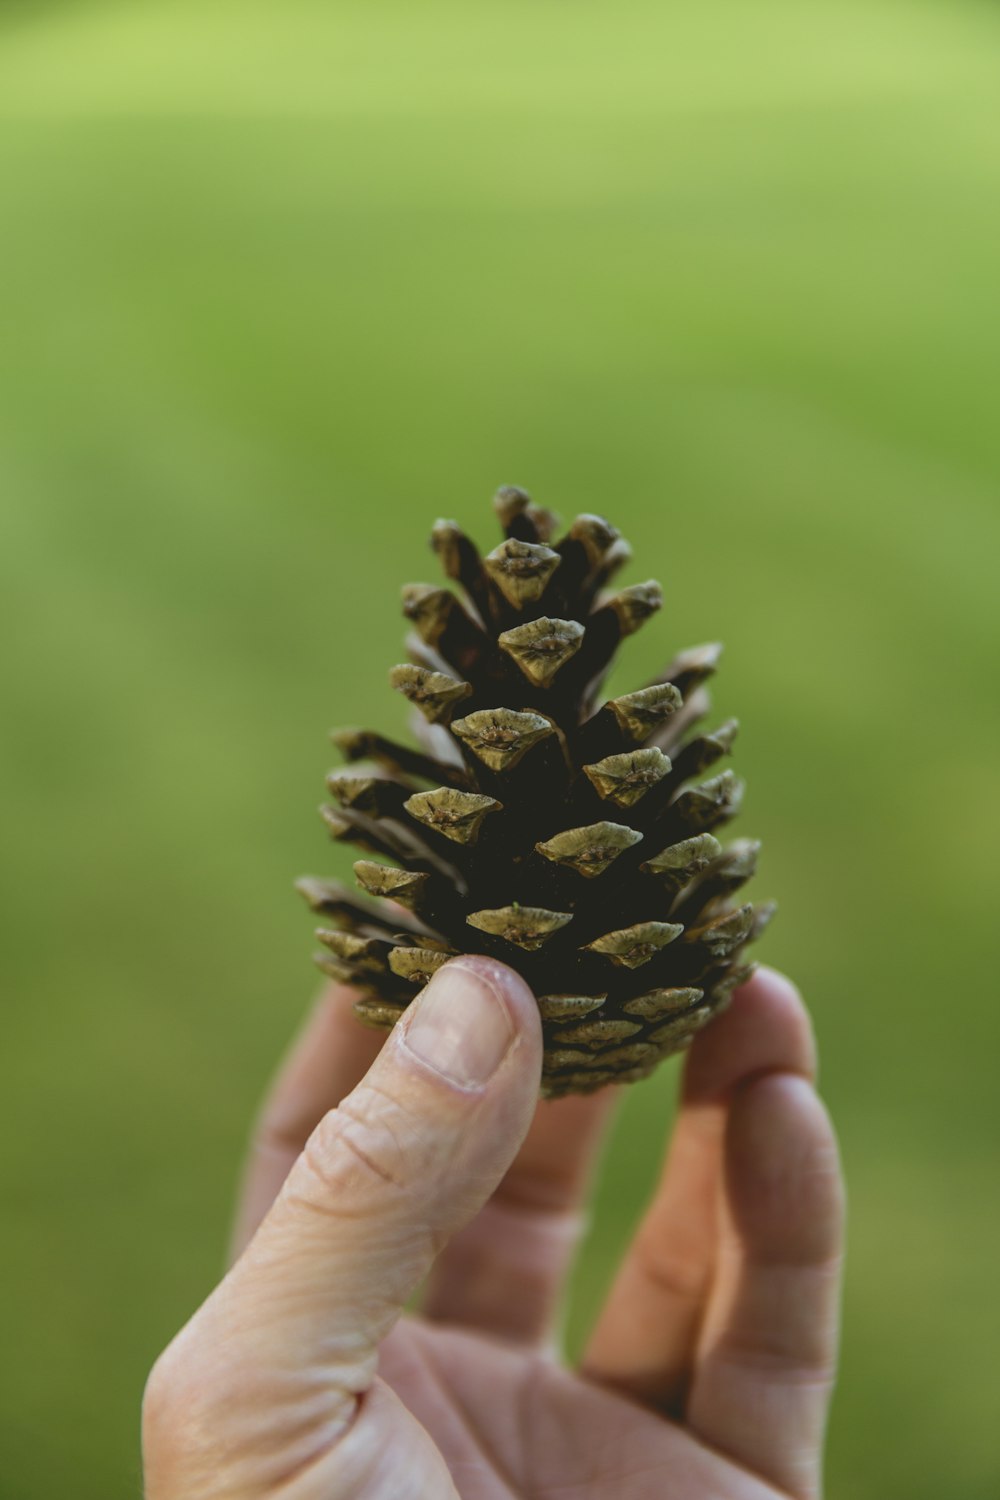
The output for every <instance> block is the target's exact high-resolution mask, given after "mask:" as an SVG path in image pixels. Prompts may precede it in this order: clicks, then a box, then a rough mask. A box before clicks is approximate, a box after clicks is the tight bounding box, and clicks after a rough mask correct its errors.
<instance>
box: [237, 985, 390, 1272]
mask: <svg viewBox="0 0 1000 1500" xmlns="http://www.w3.org/2000/svg"><path fill="white" fill-rule="evenodd" d="M356 998H357V997H356V994H355V992H354V991H353V990H352V989H350V988H349V987H348V986H347V985H344V984H326V985H324V986H323V989H322V991H321V992H320V995H319V997H318V998H317V1000H316V1002H315V1004H314V1005H313V1007H312V1009H311V1011H310V1012H309V1014H308V1015H307V1017H306V1019H305V1021H304V1022H303V1024H302V1026H301V1028H300V1030H299V1033H298V1035H297V1036H296V1038H295V1040H294V1041H293V1042H292V1045H291V1047H290V1048H289V1050H288V1053H287V1055H286V1057H285V1059H284V1061H283V1062H282V1063H281V1065H280V1066H279V1068H278V1073H277V1076H276V1077H275V1080H274V1082H273V1084H272V1085H271V1088H270V1090H269V1091H268V1094H267V1096H266V1098H265V1100H264V1104H263V1107H262V1109H261V1111H260V1114H259V1115H258V1117H257V1121H256V1123H255V1125H254V1128H253V1133H252V1136H251V1140H250V1150H249V1154H248V1156H247V1161H246V1166H245V1167H244V1170H243V1181H242V1184H241V1187H240V1192H239V1196H238V1200H237V1209H236V1218H235V1223H234V1226H233V1235H232V1241H231V1245H230V1260H231V1261H234V1260H236V1258H237V1257H238V1256H239V1255H241V1254H242V1252H243V1250H244V1249H245V1248H246V1246H247V1245H248V1244H249V1242H250V1240H251V1239H252V1238H253V1236H254V1234H255V1232H256V1230H257V1228H258V1226H259V1224H260V1223H261V1220H262V1219H263V1218H264V1215H265V1214H266V1213H267V1211H268V1209H269V1208H270V1207H271V1204H272V1203H273V1202H274V1200H275V1198H276V1197H277V1196H278V1192H279V1190H280V1188H281V1185H282V1183H283V1182H284V1180H285V1178H286V1177H287V1176H288V1173H289V1172H290V1171H291V1168H292V1164H293V1162H294V1161H295V1159H296V1157H297V1156H298V1155H299V1153H300V1152H301V1150H302V1148H303V1146H304V1145H305V1143H306V1141H307V1140H308V1139H309V1137H310V1135H311V1134H312V1132H313V1130H314V1129H315V1127H316V1125H318V1123H319V1121H320V1120H321V1119H322V1118H323V1116H324V1115H325V1114H327V1113H328V1112H329V1111H330V1110H331V1109H334V1108H335V1107H336V1106H337V1105H338V1104H339V1103H340V1101H341V1099H343V1098H345V1097H346V1096H347V1095H348V1094H349V1093H350V1092H351V1090H352V1089H353V1088H354V1086H355V1085H356V1084H357V1083H358V1082H359V1081H360V1080H361V1079H362V1078H363V1077H364V1075H365V1074H366V1073H367V1072H368V1069H369V1068H370V1067H371V1065H372V1063H373V1062H374V1061H375V1058H376V1056H377V1055H378V1053H379V1051H380V1049H381V1047H382V1043H383V1042H384V1040H385V1037H384V1035H383V1034H382V1032H379V1031H373V1030H372V1029H371V1028H370V1027H367V1026H362V1025H361V1024H360V1023H359V1021H358V1019H357V1017H356V1016H355V1015H354V1014H353V1013H352V1010H351V1005H352V1003H353V1001H354V1000H355V999H356Z"/></svg>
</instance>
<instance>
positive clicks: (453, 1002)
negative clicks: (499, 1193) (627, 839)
mask: <svg viewBox="0 0 1000 1500" xmlns="http://www.w3.org/2000/svg"><path fill="white" fill-rule="evenodd" d="M541 1051H542V1043H541V1025H540V1021H539V1016H538V1007H537V1005H536V1003H535V1000H534V998H533V996H532V994H531V992H530V990H529V989H528V987H527V985H526V984H525V983H524V981H523V980H522V979H521V978H520V977H519V976H518V975H517V974H515V973H514V972H513V971H512V970H510V969H507V968H505V967H504V966H503V965H501V964H498V963H495V962H493V961H492V960H490V959H486V958H461V959H458V960H454V961H452V962H451V963H448V964H446V965H445V966H444V967H443V968H441V969H439V970H438V971H437V973H436V974H435V975H434V977H433V978H432V980H431V982H430V984H429V985H428V986H427V988H426V989H425V990H424V991H423V993H422V995H421V996H420V997H419V998H418V999H417V1000H416V1001H415V1002H414V1003H413V1004H412V1005H411V1006H410V1008H409V1009H408V1010H407V1012H406V1014H405V1016H404V1017H403V1019H402V1020H401V1021H400V1022H399V1024H398V1025H397V1026H396V1028H395V1030H394V1031H393V1032H392V1033H391V1035H390V1037H389V1039H388V1041H387V1043H386V1045H385V1047H384V1048H383V1050H382V1052H381V1053H380V1054H379V1056H378V1058H377V1059H376V1061H375V1062H374V1064H373V1065H372V1067H371V1068H370V1069H369V1071H368V1073H367V1074H366V1076H365V1077H364V1078H363V1079H362V1081H361V1082H360V1083H359V1084H358V1086H357V1087H356V1088H355V1089H354V1091H353V1093H351V1094H349V1095H348V1097H347V1098H346V1099H345V1100H344V1101H343V1102H342V1103H341V1104H340V1105H339V1106H338V1107H337V1108H336V1109H335V1110H332V1111H331V1112H330V1113H329V1114H328V1115H326V1116H325V1118H324V1119H323V1120H322V1121H321V1122H320V1124H319V1125H318V1126H317V1128H316V1130H315V1131H314V1132H313V1134H312V1136H311V1137H310V1139H309V1141H308V1142H307V1144H306V1147H305V1150H304V1151H303V1153H302V1155H301V1156H300V1157H299V1159H298V1161H297V1163H296V1164H295V1166H294V1167H293V1168H292V1171H291V1173H290V1175H289V1177H288V1179H287V1181H286V1183H285V1186H284V1188H283V1190H282V1192H281V1194H280V1195H279V1197H278V1199H277V1201H276V1202H275V1204H274V1206H273V1208H272V1210H271V1212H270V1214H269V1215H268V1217H267V1218H266V1219H265V1220H264V1222H263V1224H262V1225H261V1227H260V1229H259V1230H258V1233H257V1235H256V1236H255V1238H254V1239H253V1241H252V1242H251V1244H250V1245H249V1247H248V1249H247V1251H246V1252H245V1254H244V1256H243V1258H242V1259H241V1261H240V1262H238V1263H237V1266H236V1267H235V1268H234V1270H233V1272H232V1273H231V1276H230V1277H229V1279H228V1284H227V1285H226V1292H227V1300H229V1298H231V1297H233V1296H235V1297H237V1298H238V1300H239V1304H240V1305H239V1315H238V1318H237V1319H236V1320H235V1326H233V1327H232V1328H231V1335H232V1336H233V1337H234V1338H235V1340H236V1342H237V1343H238V1344H242V1343H243V1342H244V1341H246V1346H247V1350H248V1351H250V1357H252V1359H253V1360H254V1362H255V1363H262V1364H264V1365H265V1366H267V1365H268V1364H269V1363H270V1364H272V1365H273V1364H274V1363H277V1364H278V1365H280V1366H281V1367H282V1368H284V1369H285V1370H297V1369H300V1370H304V1369H306V1368H308V1369H310V1370H311V1371H312V1372H313V1373H317V1372H319V1371H320V1370H321V1371H322V1374H323V1375H324V1376H325V1378H326V1379H325V1383H328V1388H329V1386H331V1385H332V1386H334V1387H336V1388H338V1389H339V1390H340V1391H341V1392H342V1393H343V1395H344V1396H348V1397H354V1396H357V1395H358V1394H360V1393H361V1392H362V1391H365V1390H367V1388H368V1387H369V1386H370V1384H371V1382H372V1379H373V1377H374V1372H375V1365H376V1357H377V1350H378V1345H379V1343H380V1342H381V1340H382V1339H383V1338H384V1337H385V1335H386V1334H387V1333H388V1332H389V1330H390V1328H391V1327H392V1325H393V1324H394V1323H395V1321H396V1319H397V1318H398V1316H399V1314H400V1312H401V1311H402V1309H403V1307H404V1305H405V1304H406V1301H407V1299H408V1298H409V1297H410V1296H411V1294H412V1293H413V1292H414V1291H415V1289H416V1288H417V1287H418V1286H419V1284H420V1283H421V1281H422V1280H423V1279H424V1277H425V1276H426V1275H427V1272H428V1271H429V1269H430V1267H431V1264H432V1262H433V1261H434V1258H435V1257H436V1255H437V1254H438V1252H439V1251H440V1250H441V1248H442V1247H443V1245H444V1244H445V1242H446V1241H447V1240H448V1238H449V1237H450V1236H451V1235H452V1234H454V1233H455V1231H456V1230H458V1229H460V1228H462V1227H463V1226H464V1225H465V1224H467V1223H468V1222H469V1220H471V1219H472V1218H473V1217H474V1216H475V1214H476V1213H478V1211H479V1210H480V1208H481V1207H482V1206H483V1204H484V1203H485V1202H486V1201H487V1199H488V1198H489V1197H490V1195H491V1193H492V1192H493V1190H494V1189H495V1188H496V1186H497V1184H498V1183H499V1182H500V1179H501V1178H502V1177H503V1175H504V1173H505V1172H506V1170H507V1168H508V1167H509V1166H510V1164H511V1162H512V1160H513V1158H514V1156H515V1155H516V1153H517V1150H518V1148H519V1146H520V1144H521V1142H522V1140H523V1138H524V1136H525V1134H526V1132H527V1129H528V1126H529V1124H530V1122H531V1118H532V1115H533V1113H534V1109H535V1104H536V1101H537V1098H538V1081H539V1073H540V1068H541ZM350 1404H351V1405H353V1402H351V1403H350Z"/></svg>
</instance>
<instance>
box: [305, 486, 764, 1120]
mask: <svg viewBox="0 0 1000 1500" xmlns="http://www.w3.org/2000/svg"><path fill="white" fill-rule="evenodd" d="M494 504H495V507H496V510H497V513H498V515H499V517H500V520H501V523H502V524H503V528H504V531H505V532H506V538H507V539H506V541H504V542H503V543H502V544H501V545H500V546H499V547H497V548H496V549H495V550H494V551H493V552H491V553H489V555H488V556H486V557H480V554H479V552H478V551H477V549H476V547H475V545H474V543H473V542H471V541H470V540H469V539H468V537H466V536H465V535H464V534H463V533H462V532H461V531H460V530H459V528H458V527H457V526H456V525H455V523H454V522H452V521H439V522H438V523H437V525H436V526H435V528H434V533H433V537H432V546H433V548H434V551H435V552H436V553H437V554H438V557H439V559H440V561H441V564H442V566H443V568H444V572H445V573H446V575H447V577H448V578H449V579H451V580H454V582H455V583H457V584H458V585H459V586H460V588H461V590H462V592H463V594H464V598H460V597H459V595H458V593H455V592H452V591H451V590H450V589H447V588H441V587H434V586H431V585H425V584H410V585H408V586H407V587H406V588H404V590H403V612H404V614H405V615H406V616H407V618H408V619H409V620H410V621H412V624H413V627H414V631H413V634H412V635H411V637H410V639H409V641H408V649H409V654H410V658H411V660H410V662H409V663H407V664H404V665H401V666H397V667H393V669H392V671H391V673H390V681H391V683H392V686H393V687H394V688H395V689H396V690H397V691H399V692H400V693H402V694H403V695H404V696H405V697H406V698H408V699H409V701H410V702H411V703H412V704H414V705H415V708H416V709H417V710H418V712H417V713H415V715H414V721H415V731H416V735H417V738H418V740H419V741H420V743H421V747H422V748H421V749H419V750H417V749H414V748H411V747H409V746H407V745H403V744H399V743H397V742H395V741H394V740H391V739H388V738H386V737H384V736H383V735H381V734H377V733H374V732H371V731H368V730H342V731H339V732H336V733H335V734H334V736H333V738H334V742H335V743H336V744H337V745H338V747H339V748H340V750H341V752H342V753H343V755H344V757H345V759H346V760H347V761H348V762H349V763H351V765H352V769H350V770H349V771H337V772H332V773H331V774H330V776H329V777H328V779H327V784H328V787H329V790H330V792H331V794H332V795H333V797H334V799H335V801H336V804H337V805H336V806H335V807H333V806H327V807H324V808H323V809H322V815H323V818H324V820H325V822H326V825H327V828H328V829H329V832H330V834H331V835H332V837H333V838H334V839H336V840H337V841H338V842H341V841H344V842H349V843H353V844H356V845H358V846H359V847H360V848H361V849H363V850H364V851H365V852H366V854H370V855H373V856H375V857H374V858H371V859H369V858H365V859H360V860H358V862H357V863H356V864H355V866H354V871H355V875H356V876H357V880H358V884H359V886H360V887H361V888H362V890H363V891H365V892H366V893H367V896H368V897H369V898H373V899H366V898H365V897H358V896H357V895H355V894H354V893H353V892H350V891H348V890H347V889H346V888H345V887H344V886H342V885H340V884H339V883H337V882H331V881H326V880H320V879H315V878H311V877H310V878H306V879H304V880H301V881H299V883H298V884H299V889H300V890H301V892H302V894H303V895H304V896H305V897H306V899H307V901H308V902H309V904H310V906H311V907H312V909H313V910H314V911H315V912H317V913H318V914H319V915H320V917H321V918H322V919H323V924H324V925H322V926H321V927H319V928H318V929H317V937H318V938H319V941H320V943H321V944H322V945H323V951H322V952H321V953H320V954H319V955H317V960H316V961H317V963H318V964H319V966H320V968H321V969H323V970H324V971H325V972H326V973H328V974H330V975H332V976H334V977H335V978H336V979H338V980H341V981H344V982H346V983H349V984H351V985H353V986H355V988H356V989H357V991H358V998H357V1000H356V1001H355V1004H354V1010H355V1013H356V1014H357V1016H358V1018H359V1019H360V1020H361V1021H364V1022H365V1023H366V1024H368V1025H370V1026H375V1027H379V1028H382V1029H384V1030H389V1029H390V1028H391V1027H392V1026H393V1025H394V1023H395V1022H396V1020H397V1019H398V1018H399V1016H400V1015H402V1013H403V1011H404V1009H405V1007H406V1006H407V1004H408V1003H409V1002H410V1000H412V999H413V998H414V996H415V995H416V994H417V993H418V992H419V990H420V989H421V987H422V986H423V985H424V984H426V983H427V980H428V978H429V977H430V975H431V974H433V973H434V971H435V969H437V968H439V967H440V966H441V965H442V964H443V963H444V962H445V961H446V960H447V959H448V958H449V957H451V956H453V955H455V954H456V953H463V952H466V953H468V952H475V953H487V954H490V955H492V956H494V957H496V958H498V959H500V960H502V961H503V962H504V963H506V964H509V965H511V966H512V967H513V968H515V969H517V970H518V972H519V973H520V974H522V975H523V976H524V979H525V980H526V981H527V983H528V984H529V985H530V986H531V988H532V990H533V991H534V993H535V994H536V995H537V996H538V997H539V1000H538V1005H539V1009H540V1011H541V1015H542V1024H543V1031H544V1037H545V1060H544V1072H543V1078H542V1092H543V1094H545V1095H550V1096H551V1095H560V1094H567V1093H583V1092H587V1091H589V1090H591V1089H595V1088H599V1087H601V1086H602V1085H603V1084H606V1083H611V1082H618V1083H621V1082H629V1081H632V1080H634V1079H638V1078H644V1077H645V1076H646V1075H647V1074H648V1073H650V1072H651V1071H652V1070H653V1068H655V1067H656V1065H657V1063H659V1062H660V1061H661V1060H662V1059H663V1058H665V1057H669V1056H670V1055H671V1054H672V1053H675V1052H678V1051H680V1050H681V1049H682V1048H684V1047H686V1046H687V1045H688V1044H689V1043H690V1041H691V1039H692V1037H693V1036H694V1034H695V1032H697V1031H699V1030H700V1029H701V1028H702V1027H703V1026H704V1025H705V1024H706V1023H707V1022H708V1021H710V1020H711V1019H712V1017H713V1016H715V1015H717V1014H718V1013H719V1012H720V1011H721V1010H722V1009H723V1008H724V1007H725V1005H726V1004H727V1002H728V1000H729V996H730V994H731V993H732V991H733V989H734V988H735V987H736V986H737V985H738V984H741V983H742V982H743V981H744V980H745V979H746V978H747V977H748V975H749V974H750V972H751V971H752V967H753V966H752V965H748V964H747V963H745V962H744V950H745V948H746V945H747V944H748V943H749V942H752V941H753V939H754V938H755V937H756V936H757V934H758V933H759V932H760V931H761V929H762V928H763V927H764V925H765V924H766V922H767V921H768V920H769V918H770V917H771V915H772V912H773V909H774V908H773V904H768V905H763V906H754V905H752V904H750V903H744V904H739V901H738V897H737V892H738V891H739V890H740V889H741V887H742V886H743V885H744V883H745V882H746V881H747V880H748V879H749V877H750V876H751V875H752V874H753V872H754V867H755V865H756V861H757V854H758V850H759V847H760V846H759V844H758V843H756V842H755V841H752V840H748V839H742V840H738V841H736V842H735V843H732V844H730V845H728V847H726V848H723V847H722V845H721V844H720V843H719V842H718V840H717V838H716V834H717V833H718V832H719V831H720V829H721V827H722V825H723V824H724V823H727V822H728V821H729V820H730V818H732V817H733V815H734V814H735V813H736V812H737V810H738V808H739V805H740V801H741V798H742V793H743V785H742V783H741V782H740V781H738V780H737V778H736V777H735V776H734V774H733V772H732V771H730V770H724V771H722V772H721V774H714V775H712V776H710V777H709V778H708V779H706V780H699V779H698V778H700V777H702V776H703V775H704V773H705V772H706V771H709V770H710V768H712V767H713V766H714V764H715V763H716V762H717V761H718V760H719V759H721V757H723V756H724V755H726V754H727V753H728V752H729V750H730V747H731V746H732V743H733V739H734V738H735V735H736V731H737V727H738V726H737V722H736V720H735V719H730V720H727V721H726V722H725V723H724V724H721V725H719V727H718V728H716V729H713V730H710V731H709V732H707V733H698V734H693V733H692V730H693V728H694V726H695V725H696V724H698V723H699V721H700V720H701V719H703V717H704V716H705V714H706V712H707V710H708V706H709V699H708V694H707V692H706V689H705V687H704V683H705V681H706V679H707V678H708V677H710V676H711V674H712V673H713V672H714V671H715V667H716V663H717V660H718V657H719V651H720V648H719V647H718V646H714V645H713V646H698V647H695V648H694V649H693V650H690V651H684V652H682V653H681V654H680V655H679V656H677V657H676V658H675V659H674V661H672V662H671V663H670V665H669V666H668V667H667V668H666V669H665V670H664V672H663V673H662V675H661V676H660V677H658V678H657V679H656V681H655V682H653V683H651V684H650V685H649V686H648V687H644V688H642V689H640V691H638V692H634V693H628V694H626V695H625V696H624V697H619V698H613V699H611V700H610V701H608V702H602V701H601V697H600V693H601V684H602V683H603V681H604V679H605V677H606V675H607V672H608V670H609V667H610V665H611V662H612V659H613V657H614V655H615V652H616V650H617V647H618V644H619V642H620V641H621V640H622V639H623V638H624V637H625V636H628V635H631V634H632V633H633V632H634V631H636V630H637V629H638V628H639V627H640V626H641V625H642V624H643V623H644V622H645V621H646V620H647V619H648V618H649V617H650V616H651V615H652V614H654V613H655V612H656V611H657V610H658V609H659V608H660V605H661V603H662V595H661V591H660V587H659V585H658V584H657V583H653V582H650V583H640V584H633V585H631V586H630V587H627V588H623V589H621V590H620V591H619V592H617V593H611V592H608V591H607V585H608V584H609V582H610V580H611V578H612V576H613V575H614V574H615V573H616V572H617V571H618V569H619V568H620V567H621V565H622V564H623V563H625V562H626V561H627V560H628V559H629V557H630V556H631V553H630V549H629V547H628V544H627V543H626V542H624V541H623V540H622V539H621V538H620V537H619V535H618V533H617V532H616V531H615V529H614V527H613V526H611V525H609V523H608V522H607V521H605V520H603V519H602V518H601V517H600V516H594V515H583V516H578V517H577V518H576V520H575V521H574V522H573V524H572V526H571V527H570V529H569V532H568V533H567V535H566V536H565V537H563V539H562V540H561V541H559V542H556V543H555V544H554V545H550V540H551V537H552V535H553V531H554V527H555V518H554V517H553V516H552V514H551V513H550V512H548V511H545V510H542V509H540V508H538V507H536V506H534V505H533V504H532V503H531V501H530V499H529V497H528V495H526V494H525V493H524V492H523V491H522V490H517V489H509V488H508V489H502V490H500V491H499V492H498V494H497V496H496V498H495V501H494ZM390 902H391V903H395V904H392V905H390V904H389V903H390ZM400 906H402V907H403V908H406V911H405V912H401V911H400V910H399V908H400Z"/></svg>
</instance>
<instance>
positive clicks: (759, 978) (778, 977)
mask: <svg viewBox="0 0 1000 1500" xmlns="http://www.w3.org/2000/svg"><path fill="white" fill-rule="evenodd" d="M778 1071H781V1072H787V1073H798V1074H801V1075H802V1076H803V1077H804V1078H807V1079H814V1078H815V1076H816V1041H815V1037H814V1034H813V1027H812V1021H811V1020H810V1017H809V1012H808V1011H807V1010H806V1007H805V1004H804V1002H803V1000H802V996H801V994H800V993H799V990H798V988H797V986H796V985H795V984H794V983H793V982H792V980H791V979H789V978H788V977H787V976H786V975H784V974H781V973H779V972H778V970H777V969H769V968H766V967H761V968H759V969H757V970H756V971H755V972H754V974H753V975H752V976H751V978H750V979H749V980H748V981H747V983H746V984H744V985H741V986H740V988H739V989H738V990H736V991H734V993H733V998H732V1003H731V1004H730V1006H729V1009H728V1010H727V1011H726V1012H725V1013H724V1014H723V1015H722V1016H720V1017H719V1018H718V1020H716V1021H713V1022H712V1024H711V1025H710V1026H707V1027H706V1028H705V1030H704V1031H702V1032H700V1033H699V1034H698V1036H696V1037H695V1040H694V1042H693V1044H692V1046H691V1049H690V1052H689V1053H688V1061H687V1066H686V1068H685V1076H684V1093H685V1098H687V1099H689V1100H690V1099H694V1100H704V1099H710V1098H717V1097H719V1096H721V1095H723V1094H726V1093H729V1092H730V1091H731V1090H732V1089H734V1088H735V1087H737V1086H738V1084H739V1083H740V1081H741V1080H742V1079H745V1078H749V1077H752V1076H753V1075H754V1074H757V1073H768V1072H778Z"/></svg>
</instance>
